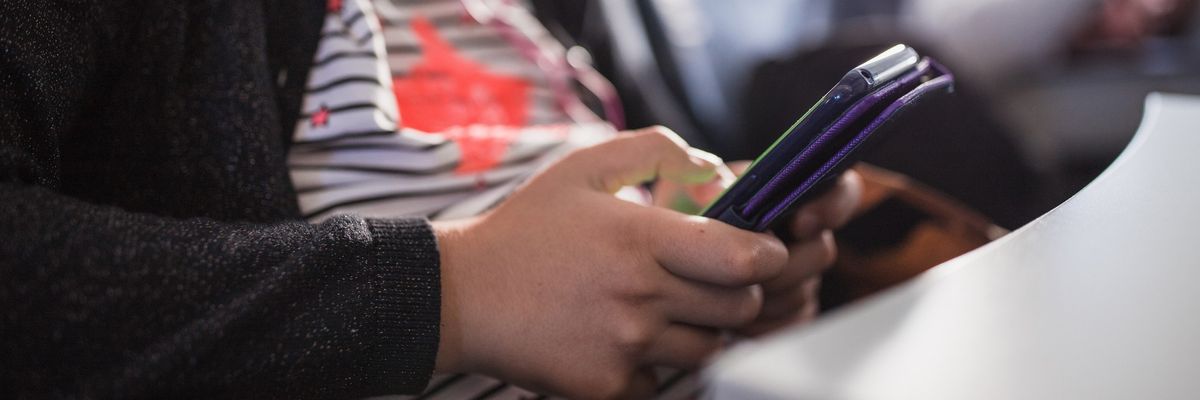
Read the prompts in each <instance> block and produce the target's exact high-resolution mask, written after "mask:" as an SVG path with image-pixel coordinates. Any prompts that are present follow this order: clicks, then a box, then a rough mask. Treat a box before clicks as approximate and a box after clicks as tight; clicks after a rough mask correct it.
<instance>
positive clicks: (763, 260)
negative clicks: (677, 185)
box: [630, 207, 788, 287]
mask: <svg viewBox="0 0 1200 400" xmlns="http://www.w3.org/2000/svg"><path fill="white" fill-rule="evenodd" d="M631 211H632V212H635V213H637V215H634V216H633V218H632V219H631V220H632V221H636V223H634V224H632V226H631V228H630V232H631V233H632V234H633V235H635V236H633V237H634V238H635V239H636V240H637V241H638V242H640V243H645V244H647V245H648V246H649V250H650V254H652V255H653V256H654V259H655V260H656V261H658V263H659V264H660V265H662V266H663V267H664V268H666V269H667V270H668V271H670V272H671V273H673V274H675V275H678V276H680V277H683V278H687V279H691V280H696V281H700V282H706V283H711V284H715V285H721V286H726V287H741V286H749V285H753V284H757V283H761V282H764V281H766V280H769V279H772V278H774V277H775V276H777V275H778V274H779V272H780V271H781V270H782V269H783V266H784V264H785V263H786V262H787V257H788V255H787V248H786V247H784V245H783V242H780V241H779V239H777V238H775V237H774V236H771V235H768V234H764V233H758V232H751V231H746V230H741V229H737V228H734V227H733V226H730V225H728V224H725V223H723V222H720V221H716V220H712V219H708V218H703V217H698V216H688V215H684V214H680V213H677V212H674V211H670V210H663V209H657V208H651V207H642V208H640V209H633V210H631Z"/></svg>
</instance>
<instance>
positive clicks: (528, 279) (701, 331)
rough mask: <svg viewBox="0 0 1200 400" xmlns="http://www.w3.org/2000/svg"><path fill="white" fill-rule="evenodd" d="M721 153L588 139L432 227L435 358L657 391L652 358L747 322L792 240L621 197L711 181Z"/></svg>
mask: <svg viewBox="0 0 1200 400" xmlns="http://www.w3.org/2000/svg"><path fill="white" fill-rule="evenodd" d="M718 165H720V163H719V161H718V160H716V159H715V157H712V156H711V155H707V154H704V153H700V152H697V151H693V150H689V149H688V148H687V146H686V145H684V144H683V142H682V140H680V139H679V138H678V137H677V136H675V135H674V134H672V133H670V132H669V131H666V130H665V129H662V128H654V129H649V130H645V131H642V132H638V133H634V134H626V135H622V136H620V137H618V138H616V139H614V140H611V141H608V142H605V143H603V144H600V145H597V146H594V147H591V148H587V149H583V150H580V151H577V152H575V153H572V154H571V155H568V156H567V157H566V158H564V159H563V160H561V161H560V162H558V163H556V164H555V165H553V166H551V167H550V168H548V169H546V170H545V171H543V172H542V173H540V174H538V175H537V176H535V177H534V178H533V179H531V180H530V181H529V183H528V184H527V185H526V186H524V187H523V188H521V189H520V190H518V191H517V192H516V193H514V194H513V196H512V197H511V198H510V199H509V200H508V201H506V202H505V203H504V204H502V205H501V206H500V207H498V208H497V209H495V210H494V211H492V212H490V213H488V214H485V215H484V216H482V217H479V218H476V219H472V220H468V221H460V222H453V223H435V224H434V229H435V232H436V234H437V236H438V241H439V246H440V248H441V252H442V324H443V327H442V335H441V344H440V346H439V352H438V360H437V368H438V370H439V371H442V372H463V371H470V372H481V373H485V374H489V375H492V376H496V377H498V378H501V379H505V380H508V381H511V382H514V383H516V384H518V385H521V386H523V387H527V388H530V389H534V390H542V391H545V392H548V393H555V394H561V395H565V396H568V397H572V398H575V397H582V398H629V397H641V396H647V395H652V394H653V393H654V389H655V384H656V382H655V378H654V375H653V371H652V370H651V369H650V368H649V366H651V365H667V366H676V367H682V368H688V367H694V366H696V365H698V364H699V363H700V362H702V361H703V360H704V359H706V358H707V356H708V355H709V354H711V353H712V352H714V351H716V350H717V349H719V348H720V346H721V343H722V341H721V338H720V336H719V335H718V333H717V331H716V330H715V329H710V328H699V326H704V327H712V328H734V327H740V326H744V325H746V324H747V323H749V322H750V321H752V320H754V319H755V318H756V317H757V316H758V315H759V311H760V308H761V306H762V294H761V291H760V290H759V289H758V288H757V287H756V286H755V285H756V284H758V283H760V282H764V281H768V280H771V279H773V278H775V277H776V276H777V275H779V273H780V272H781V270H782V269H783V266H784V264H785V263H786V262H787V259H788V254H787V250H786V248H785V247H784V245H783V243H781V242H780V241H779V240H778V239H776V238H774V237H773V236H771V235H767V234H759V233H752V232H746V231H743V230H739V229H736V228H733V227H731V226H728V225H726V224H724V223H721V222H718V221H714V220H709V219H706V218H702V217H695V216H688V215H685V214H681V213H678V212H675V211H670V210H665V209H661V208H656V207H647V206H642V205H638V204H634V203H631V202H627V201H624V200H619V199H617V198H615V197H614V196H613V193H614V192H615V191H617V190H618V189H619V188H621V187H623V186H626V185H635V184H639V183H641V182H645V181H648V180H651V179H653V178H655V177H658V178H661V179H663V180H667V181H674V182H679V183H684V184H696V183H702V182H707V181H711V180H712V179H713V178H714V176H715V174H716V172H715V171H716V168H717V166H718Z"/></svg>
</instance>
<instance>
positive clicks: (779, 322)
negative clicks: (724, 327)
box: [737, 278, 821, 337]
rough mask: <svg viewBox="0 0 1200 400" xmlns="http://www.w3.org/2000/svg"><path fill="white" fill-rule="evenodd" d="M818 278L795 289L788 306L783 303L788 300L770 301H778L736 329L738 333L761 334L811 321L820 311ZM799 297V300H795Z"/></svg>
mask: <svg viewBox="0 0 1200 400" xmlns="http://www.w3.org/2000/svg"><path fill="white" fill-rule="evenodd" d="M820 284H821V279H820V278H813V279H810V280H808V281H806V282H805V283H804V285H802V287H801V288H800V290H797V291H795V294H794V295H793V297H792V298H793V300H791V301H790V303H791V304H790V306H788V307H784V306H783V304H784V303H789V301H775V300H773V301H772V304H775V303H780V305H778V306H773V309H772V310H767V309H766V308H764V309H763V313H762V314H761V315H760V316H759V318H758V319H757V320H755V321H754V322H753V323H751V324H750V325H747V326H746V327H745V328H742V329H738V331H737V332H738V333H740V334H742V335H746V336H751V337H754V336H761V335H764V334H768V333H771V332H775V331H777V330H780V329H783V328H786V327H790V326H798V325H803V324H806V323H809V322H812V321H813V320H815V319H816V317H817V314H818V313H819V312H820V308H821V307H820V297H819V296H818V295H819V292H820ZM795 299H799V300H795Z"/></svg>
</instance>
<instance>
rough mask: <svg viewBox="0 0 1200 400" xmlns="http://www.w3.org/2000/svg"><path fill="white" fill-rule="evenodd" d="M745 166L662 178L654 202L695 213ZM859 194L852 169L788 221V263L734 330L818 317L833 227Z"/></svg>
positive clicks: (759, 330) (749, 331) (761, 330)
mask: <svg viewBox="0 0 1200 400" xmlns="http://www.w3.org/2000/svg"><path fill="white" fill-rule="evenodd" d="M749 166H750V163H749V162H736V163H731V164H730V169H731V172H728V173H726V174H723V175H727V176H723V177H722V179H721V180H719V181H714V182H709V183H705V184H701V185H691V186H687V185H680V184H678V183H675V182H669V181H660V182H659V183H658V184H657V185H655V187H654V204H655V205H657V206H660V207H667V208H677V209H678V208H684V209H688V210H689V211H698V210H699V209H698V208H696V205H699V204H708V203H711V202H712V201H714V200H716V198H717V197H719V196H720V194H721V192H722V190H723V189H724V187H728V185H730V184H732V183H733V180H734V179H733V176H736V175H741V174H742V173H743V172H745V170H746V169H747V168H749ZM861 197H862V177H861V176H859V175H858V173H856V172H854V171H853V170H851V171H847V172H846V173H845V174H843V175H842V177H841V179H840V180H839V181H838V184H837V186H835V187H834V188H833V189H832V190H830V191H829V193H826V194H825V195H823V196H821V197H820V198H818V199H817V200H816V201H814V202H812V203H809V204H807V205H805V206H803V207H801V209H800V210H799V211H798V212H797V213H796V214H795V216H794V217H793V218H792V220H791V221H789V226H788V228H789V230H790V233H791V234H792V237H793V238H794V239H795V242H794V243H789V244H788V263H787V267H785V268H784V270H783V272H782V273H781V274H780V275H779V276H777V277H776V278H775V279H772V280H771V281H768V282H765V283H763V285H762V289H763V293H764V295H765V298H764V301H763V309H762V313H761V314H760V315H759V316H758V318H756V319H755V321H754V322H753V323H752V324H750V325H748V326H745V327H741V328H740V329H738V332H739V333H742V334H745V335H749V336H759V335H762V334H765V333H769V332H771V331H774V330H776V329H778V328H780V327H783V326H789V325H793V324H798V323H804V322H808V321H811V320H812V319H814V318H815V317H816V315H817V311H818V308H819V303H818V301H817V295H818V291H819V289H820V286H821V273H822V272H824V271H825V270H826V269H828V268H829V267H830V266H832V265H833V262H834V259H835V258H836V257H837V246H836V245H835V244H834V240H833V231H832V230H833V229H836V228H840V227H841V226H842V225H845V224H846V222H847V221H849V219H850V217H851V215H852V214H853V212H854V208H855V206H857V204H858V202H859V200H860V198H861Z"/></svg>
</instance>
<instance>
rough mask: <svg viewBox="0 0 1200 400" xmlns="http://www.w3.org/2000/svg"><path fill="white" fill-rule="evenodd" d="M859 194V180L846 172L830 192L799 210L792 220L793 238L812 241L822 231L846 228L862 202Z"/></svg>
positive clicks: (851, 173) (860, 191)
mask: <svg viewBox="0 0 1200 400" xmlns="http://www.w3.org/2000/svg"><path fill="white" fill-rule="evenodd" d="M862 191H863V181H862V176H861V175H859V174H858V172H855V171H854V170H848V171H846V173H844V174H842V176H841V177H840V178H838V183H837V185H835V186H834V188H833V189H832V190H830V191H829V192H828V193H825V194H824V195H821V197H818V198H817V199H816V200H815V201H813V202H812V203H809V204H806V205H804V207H801V208H800V211H799V212H797V213H796V217H795V218H794V219H793V220H792V221H793V222H792V235H794V236H795V237H796V238H798V239H806V238H812V237H814V236H816V234H817V233H819V232H820V231H821V230H822V229H837V228H840V227H842V226H844V225H846V223H847V222H849V221H850V217H851V216H853V214H854V210H855V207H857V206H858V202H859V200H861V198H862Z"/></svg>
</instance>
